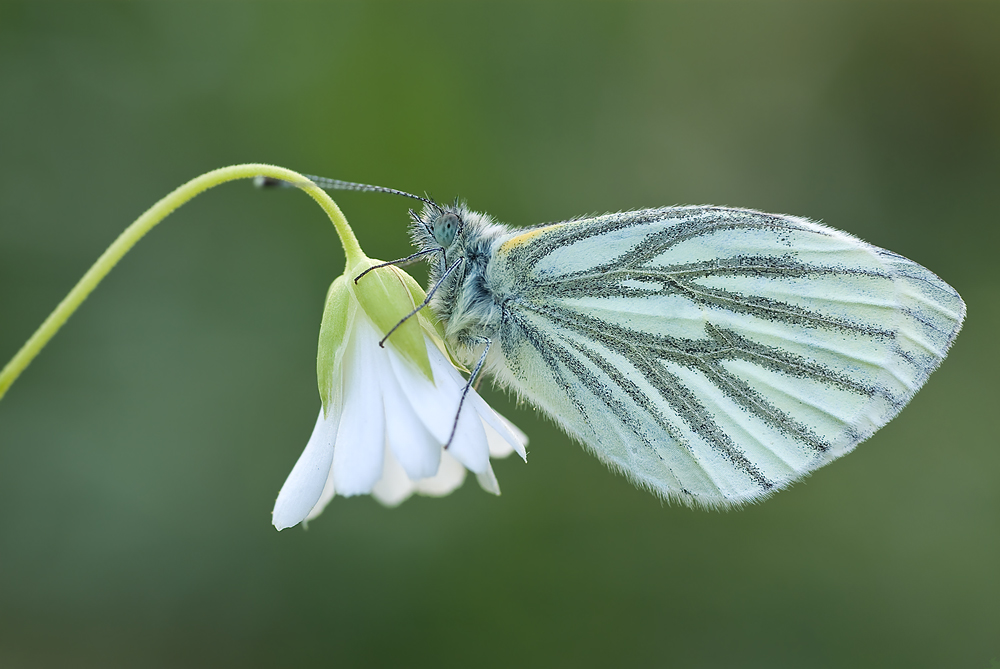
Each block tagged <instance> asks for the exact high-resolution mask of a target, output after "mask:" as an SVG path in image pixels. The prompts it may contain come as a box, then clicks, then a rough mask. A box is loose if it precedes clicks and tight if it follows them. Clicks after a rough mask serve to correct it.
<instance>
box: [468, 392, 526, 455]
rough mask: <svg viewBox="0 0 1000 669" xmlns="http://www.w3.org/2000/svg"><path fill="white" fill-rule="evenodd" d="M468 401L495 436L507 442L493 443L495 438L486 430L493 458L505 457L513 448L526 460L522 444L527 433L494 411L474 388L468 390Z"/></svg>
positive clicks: (524, 442)
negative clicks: (503, 443) (505, 443)
mask: <svg viewBox="0 0 1000 669" xmlns="http://www.w3.org/2000/svg"><path fill="white" fill-rule="evenodd" d="M470 401H471V403H472V406H473V407H475V409H476V412H477V413H478V414H479V417H480V418H482V419H483V422H484V423H486V424H487V425H489V426H490V427H491V428H493V432H494V433H495V434H496V438H499V439H502V440H503V441H505V442H507V446H504V445H502V444H500V443H494V441H495V439H490V430H486V437H487V439H490V455H491V456H493V457H495V458H505V457H507V456H508V455H510V452H511V450H513V451H516V452H517V454H518V455H520V456H521V459H522V460H524V461H525V462H527V461H528V454H527V452H526V451H525V450H524V445H525V444H527V443H528V437H527V435H525V434H524V432H521V431H520V430H519V429H517V426H515V425H514V424H513V423H511V422H510V421H509V420H507V419H506V418H504V417H503V416H501V415H500V414H499V413H497V412H496V411H494V410H493V408H492V407H490V405H489V404H487V403H486V400H484V399H483V398H482V397H480V396H479V393H477V392H476V391H475V390H470V391H469V398H467V399H466V402H470Z"/></svg>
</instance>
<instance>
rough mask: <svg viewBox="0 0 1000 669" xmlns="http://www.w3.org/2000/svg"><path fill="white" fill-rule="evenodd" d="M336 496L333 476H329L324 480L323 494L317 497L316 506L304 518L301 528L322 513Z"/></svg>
mask: <svg viewBox="0 0 1000 669" xmlns="http://www.w3.org/2000/svg"><path fill="white" fill-rule="evenodd" d="M336 494H337V489H336V488H334V487H333V476H329V477H327V479H326V485H325V486H323V493H322V494H321V495H320V496H319V501H318V502H316V505H315V506H314V507H313V508H312V511H310V512H309V515H308V516H306V519H305V520H304V521H302V524H303V526H305V524H306V523H308V522H309V521H310V520H312V519H313V518H315V517H316V516H318V515H319V514H321V513H323V509H325V508H326V505H327V504H329V503H330V501H331V500H333V498H334V496H335V495H336Z"/></svg>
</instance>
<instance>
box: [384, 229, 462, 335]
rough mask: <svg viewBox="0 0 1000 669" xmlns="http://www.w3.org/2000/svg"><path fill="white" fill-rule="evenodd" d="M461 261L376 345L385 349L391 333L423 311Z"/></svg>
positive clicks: (448, 270) (443, 275)
mask: <svg viewBox="0 0 1000 669" xmlns="http://www.w3.org/2000/svg"><path fill="white" fill-rule="evenodd" d="M435 250H437V249H435ZM463 260H464V258H459V259H458V260H456V261H455V264H454V265H452V266H451V267H449V268H448V269H446V270H445V272H444V274H442V275H441V278H440V279H439V280H438V282H437V283H435V284H434V285H433V286H431V289H430V290H428V291H427V297H425V298H424V301H423V302H421V303H420V304H419V305H417V308H416V309H414V310H413V311H411V312H410V313H408V314H406V315H405V316H403V319H402V320H401V321H399V322H398V323H396V324H395V325H393V326H392V329H391V330H389V331H388V332H386V333H385V336H384V337H382V339H381V341H379V343H378V345H379V346H381V347H382V348H385V340H386V339H388V338H389V335H391V334H392V333H393V332H395V331H396V330H398V329H399V326H400V325H402V324H403V323H405V322H406V321H408V320H410V319H411V318H413V316H415V315H416V314H417V312H418V311H420V310H421V309H423V308H424V307H426V306H427V305H428V304H430V302H431V298H432V297H434V293H435V292H437V289H438V288H440V287H441V284H442V283H444V280H445V279H447V278H448V275H449V274H451V273H452V272H454V271H455V269H456V268H457V267H458V266H459V265H461V264H462V261H463Z"/></svg>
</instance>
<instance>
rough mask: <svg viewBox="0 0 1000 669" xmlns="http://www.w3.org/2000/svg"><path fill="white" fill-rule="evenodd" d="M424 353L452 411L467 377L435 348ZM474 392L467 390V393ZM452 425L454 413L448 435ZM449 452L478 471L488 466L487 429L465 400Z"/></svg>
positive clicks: (445, 401)
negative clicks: (463, 376)
mask: <svg viewBox="0 0 1000 669" xmlns="http://www.w3.org/2000/svg"><path fill="white" fill-rule="evenodd" d="M427 355H428V357H429V358H430V361H431V369H433V370H434V381H435V382H436V384H437V387H438V390H439V391H440V396H441V401H442V402H444V403H445V404H446V405H448V406H450V407H452V412H455V411H458V406H459V402H460V401H461V398H462V391H463V390H464V389H465V384H466V380H465V379H464V378H462V376H461V375H460V374H459V373H458V372H457V371H456V370H455V368H454V367H453V366H452V364H451V363H450V362H448V360H446V359H445V357H444V356H443V355H442V354H441V352H440V351H438V350H437V348H433V349H432V348H431V347H428V350H427ZM473 392H474V391H473V390H472V389H470V390H469V395H471V394H472V393H473ZM454 424H455V414H454V413H452V414H451V417H450V420H448V422H447V426H448V433H449V436H450V433H451V427H452V425H454ZM448 452H449V453H451V454H452V455H453V456H455V459H456V460H458V461H459V462H461V463H462V464H463V465H465V466H466V467H468V468H469V469H471V470H472V471H474V472H476V473H477V474H479V473H482V472H484V471H486V468H487V467H489V466H490V447H489V444H488V442H487V441H486V431H485V430H484V429H483V422H482V421H481V420H479V414H478V413H477V412H476V410H475V409H474V408H473V406H472V404H471V403H470V402H469V401H468V400H467V401H466V402H465V404H464V406H462V410H461V412H459V413H458V424H457V425H455V437H454V439H452V441H451V445H449V446H448Z"/></svg>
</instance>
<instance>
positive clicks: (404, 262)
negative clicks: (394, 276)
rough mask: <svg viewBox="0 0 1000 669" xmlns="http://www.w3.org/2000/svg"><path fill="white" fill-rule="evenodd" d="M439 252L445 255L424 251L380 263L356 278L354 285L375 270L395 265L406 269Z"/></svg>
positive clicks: (432, 250) (436, 250) (430, 250)
mask: <svg viewBox="0 0 1000 669" xmlns="http://www.w3.org/2000/svg"><path fill="white" fill-rule="evenodd" d="M439 252H442V253H443V249H424V250H423V251H417V252H416V253H414V254H412V255H408V256H406V257H405V258H400V259H399V260H390V261H389V262H384V263H379V264H378V265H372V266H371V267H369V268H368V269H366V270H365V271H364V272H362V273H361V274H358V275H357V276H356V277H354V283H355V284H356V283H357V282H358V281H359V280H360V279H361V277H363V276H364V275H365V274H368V272H370V271H372V270H373V269H381V268H383V267H389V266H390V265H395V266H396V267H406V266H408V265H412V264H413V263H415V262H416V261H417V259H419V258H422V257H423V256H425V255H427V254H428V253H439Z"/></svg>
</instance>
